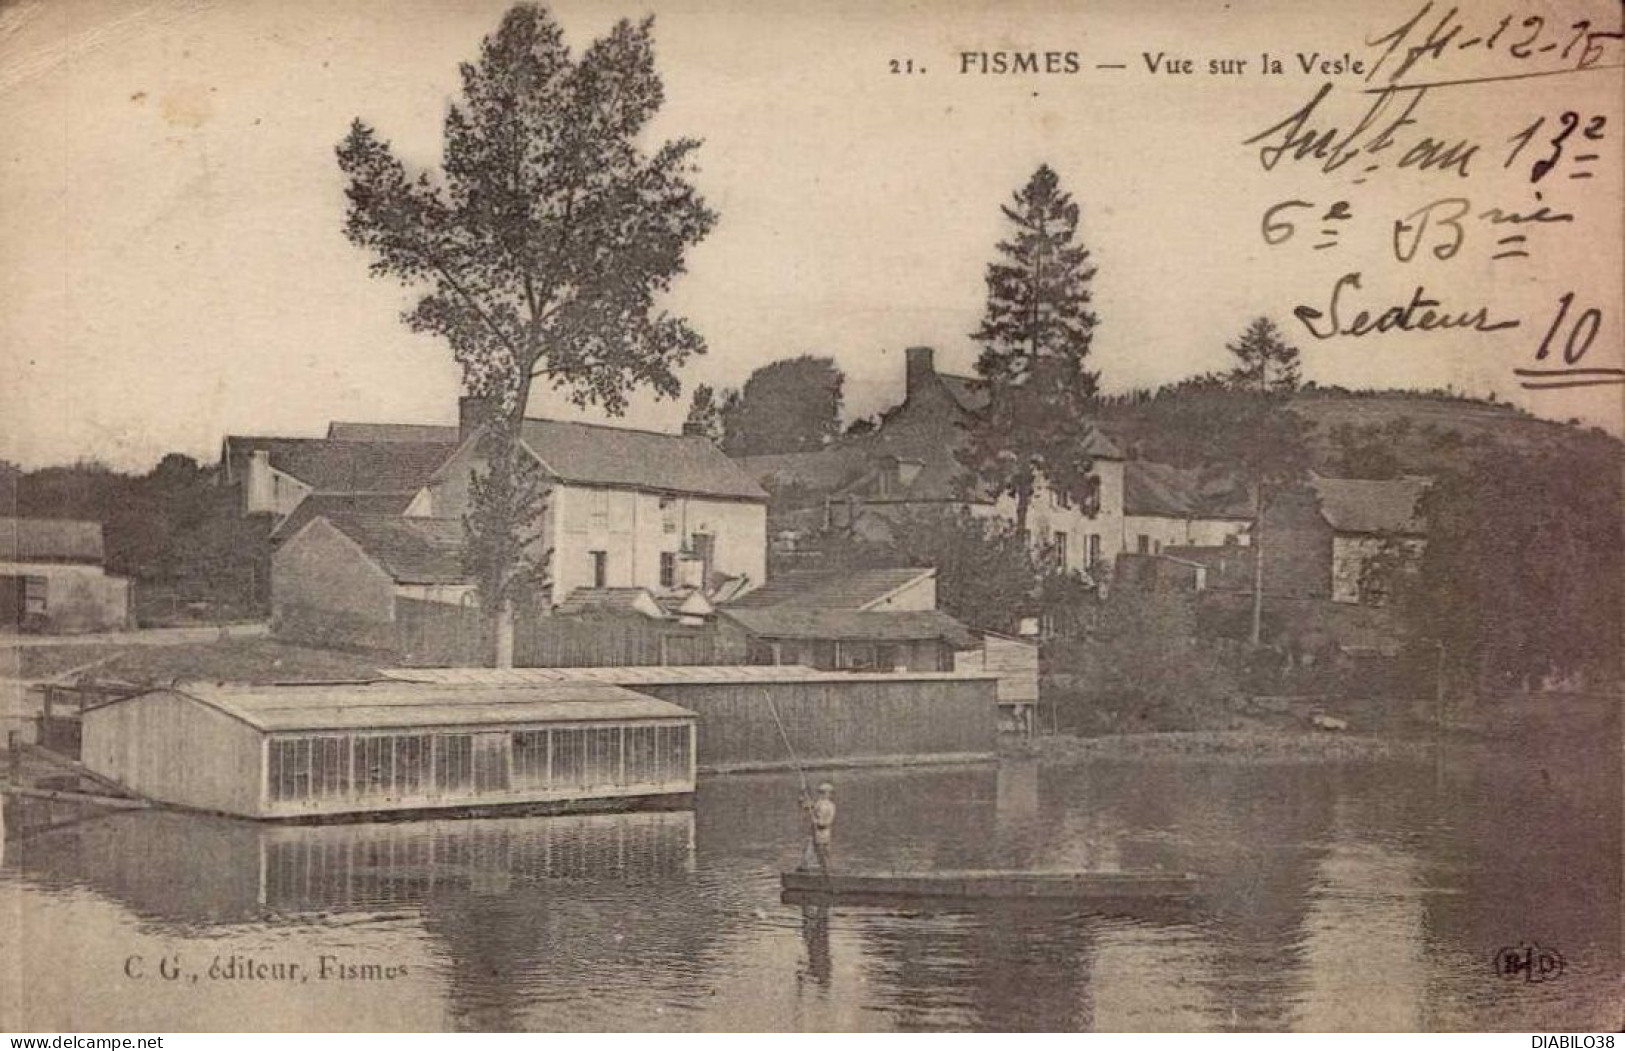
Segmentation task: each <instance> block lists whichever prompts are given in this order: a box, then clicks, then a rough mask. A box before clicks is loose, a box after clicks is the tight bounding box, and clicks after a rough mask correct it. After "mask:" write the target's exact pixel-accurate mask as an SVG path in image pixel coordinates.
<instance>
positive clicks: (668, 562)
mask: <svg viewBox="0 0 1625 1051" xmlns="http://www.w3.org/2000/svg"><path fill="white" fill-rule="evenodd" d="M660 586H661V587H663V588H674V587H676V586H677V552H675V551H662V552H660Z"/></svg>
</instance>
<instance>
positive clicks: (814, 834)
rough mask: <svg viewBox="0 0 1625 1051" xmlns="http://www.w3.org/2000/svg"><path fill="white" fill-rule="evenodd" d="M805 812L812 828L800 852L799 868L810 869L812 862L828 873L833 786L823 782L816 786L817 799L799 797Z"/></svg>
mask: <svg viewBox="0 0 1625 1051" xmlns="http://www.w3.org/2000/svg"><path fill="white" fill-rule="evenodd" d="M801 805H802V806H803V807H805V808H806V810H807V821H808V823H809V824H810V825H811V826H812V828H811V830H810V833H809V835H808V836H807V846H806V848H805V849H803V850H802V852H801V868H802V870H803V871H805V870H808V869H811V868H812V865H813V862H814V861H816V862H817V863H818V867H819V868H821V869H823V871H825V872H828V871H829V848H830V843H831V842H832V841H833V840H834V838H835V786H834V785H832V784H830V783H829V782H828V781H825V782H824V783H823V784H821V785H819V786H818V798H817V799H808V798H807V797H806V796H802V797H801Z"/></svg>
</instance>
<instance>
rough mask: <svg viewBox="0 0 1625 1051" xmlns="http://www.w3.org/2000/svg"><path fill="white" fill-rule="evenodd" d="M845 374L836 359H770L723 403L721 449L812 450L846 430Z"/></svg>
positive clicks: (751, 452) (738, 452)
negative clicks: (843, 425)
mask: <svg viewBox="0 0 1625 1051" xmlns="http://www.w3.org/2000/svg"><path fill="white" fill-rule="evenodd" d="M845 385H846V376H845V375H844V374H843V373H842V372H841V370H840V368H839V367H837V366H836V364H835V360H834V359H833V358H821V357H814V356H813V355H811V354H802V355H801V356H799V357H794V358H785V359H783V360H781V361H774V362H770V363H769V364H766V365H763V366H762V367H761V368H759V369H757V370H756V371H755V372H752V373H751V374H750V378H749V379H747V380H746V381H745V385H744V387H742V388H741V389H740V390H739V391H738V392H737V393H735V392H733V391H729V392H728V393H727V394H726V395H724V396H723V398H722V401H721V409H720V419H721V423H722V431H723V436H722V447H723V448H724V449H725V450H726V451H727V452H728V454H729V455H731V456H759V455H763V454H766V453H793V452H812V451H814V450H817V449H821V448H823V447H824V445H826V444H827V443H829V442H830V441H833V440H834V439H835V438H836V437H838V436H839V435H840V433H841V404H842V399H843V393H842V388H843V387H844V386H845Z"/></svg>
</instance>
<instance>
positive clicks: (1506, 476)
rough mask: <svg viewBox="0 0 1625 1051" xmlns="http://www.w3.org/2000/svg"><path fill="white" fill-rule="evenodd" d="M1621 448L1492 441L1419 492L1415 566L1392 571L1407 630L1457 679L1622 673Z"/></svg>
mask: <svg viewBox="0 0 1625 1051" xmlns="http://www.w3.org/2000/svg"><path fill="white" fill-rule="evenodd" d="M1622 467H1625V460H1622V457H1621V454H1620V450H1619V446H1618V444H1617V443H1616V442H1613V441H1611V440H1604V441H1598V442H1578V441H1577V442H1572V443H1568V444H1567V445H1566V446H1565V447H1564V448H1563V449H1562V450H1561V451H1556V450H1531V449H1520V448H1517V447H1515V446H1513V445H1511V444H1497V445H1495V446H1493V447H1490V448H1487V449H1484V450H1481V451H1480V452H1479V453H1478V454H1476V455H1475V456H1473V457H1472V458H1470V459H1466V460H1465V462H1463V463H1461V464H1460V465H1459V466H1458V467H1457V468H1456V469H1454V470H1449V471H1443V472H1440V473H1439V474H1438V475H1437V476H1436V477H1435V481H1434V484H1433V485H1432V486H1431V487H1429V489H1428V491H1427V492H1426V493H1425V494H1424V496H1423V497H1422V502H1421V511H1422V515H1423V517H1424V518H1425V520H1426V521H1427V523H1428V540H1427V545H1426V547H1425V549H1424V550H1423V552H1422V557H1421V564H1420V570H1419V572H1416V573H1407V574H1403V575H1400V576H1398V577H1397V578H1396V579H1395V580H1394V581H1391V582H1390V583H1392V584H1397V585H1399V586H1398V588H1397V590H1398V592H1399V596H1398V605H1399V608H1400V610H1401V611H1402V613H1403V615H1404V617H1405V620H1406V623H1407V625H1408V627H1409V629H1410V632H1411V634H1412V635H1413V636H1414V637H1417V638H1420V639H1422V640H1424V641H1428V642H1432V643H1433V644H1435V645H1437V646H1438V647H1439V652H1440V657H1441V658H1442V659H1441V664H1442V665H1443V668H1444V670H1445V672H1446V674H1447V675H1448V677H1449V679H1450V680H1451V681H1452V682H1454V683H1455V684H1456V685H1457V686H1458V687H1460V688H1463V689H1466V690H1472V689H1473V688H1475V687H1479V688H1487V689H1497V688H1501V689H1504V688H1508V687H1517V686H1520V685H1538V684H1539V681H1540V679H1542V678H1543V677H1545V676H1560V677H1561V676H1569V675H1580V676H1583V677H1584V679H1585V680H1586V682H1587V684H1588V685H1589V686H1590V687H1591V688H1607V687H1611V686H1617V684H1618V683H1619V682H1620V681H1621V679H1622V678H1625V664H1622V659H1621V652H1622V643H1621V639H1622V638H1625V524H1622V522H1621V519H1620V513H1619V508H1620V501H1621V499H1622V494H1621V482H1620V479H1621V474H1622Z"/></svg>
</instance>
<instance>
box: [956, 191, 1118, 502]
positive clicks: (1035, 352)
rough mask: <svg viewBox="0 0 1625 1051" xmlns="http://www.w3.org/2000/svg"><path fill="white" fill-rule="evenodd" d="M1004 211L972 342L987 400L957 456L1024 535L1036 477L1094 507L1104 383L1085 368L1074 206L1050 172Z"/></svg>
mask: <svg viewBox="0 0 1625 1051" xmlns="http://www.w3.org/2000/svg"><path fill="white" fill-rule="evenodd" d="M1002 210H1003V212H1004V217H1005V219H1007V220H1008V221H1009V224H1010V232H1009V234H1008V236H1007V237H1006V239H1005V240H1002V241H1000V242H999V244H998V257H997V258H996V259H995V260H994V261H993V262H992V263H990V264H988V268H987V293H988V294H987V307H986V310H985V312H984V313H983V315H982V324H981V327H980V328H978V329H977V330H976V332H975V333H973V334H972V337H971V338H973V339H975V340H976V341H977V342H978V343H979V344H980V345H981V347H982V352H981V355H980V356H979V357H978V358H977V361H976V371H977V373H978V374H979V375H980V376H981V377H982V379H983V380H984V381H986V384H987V389H988V393H989V395H990V400H989V404H988V406H987V409H986V410H985V411H984V412H982V413H980V414H978V415H977V416H976V417H975V418H974V419H973V420H972V422H971V423H970V424H969V425H968V428H967V430H968V434H967V439H966V441H965V442H964V443H963V444H962V445H961V447H960V449H959V450H958V456H959V459H960V462H961V463H963V464H964V465H965V467H966V468H967V469H968V470H969V474H970V478H969V482H970V484H971V485H972V486H973V487H974V488H975V489H977V490H978V491H979V492H980V493H981V494H982V495H985V496H992V497H1003V496H1010V497H1013V498H1014V499H1015V502H1016V530H1017V533H1018V534H1020V533H1025V531H1026V528H1027V511H1028V508H1029V507H1030V506H1031V504H1032V498H1033V493H1034V490H1035V489H1036V487H1037V486H1038V484H1039V481H1040V479H1042V480H1043V481H1044V482H1046V483H1047V484H1049V485H1050V486H1052V487H1054V488H1055V489H1057V490H1058V491H1060V492H1062V493H1065V494H1066V495H1067V496H1069V497H1070V498H1072V499H1073V500H1075V501H1077V502H1078V503H1079V504H1087V503H1088V502H1089V501H1090V500H1091V499H1092V483H1091V474H1092V473H1093V468H1094V465H1093V462H1092V460H1091V458H1090V457H1089V455H1088V447H1089V443H1090V438H1091V433H1092V428H1091V426H1090V425H1089V423H1088V422H1087V421H1088V419H1089V417H1090V415H1091V408H1092V401H1093V398H1094V395H1095V389H1096V383H1097V380H1098V378H1099V377H1098V374H1097V373H1094V372H1091V371H1089V369H1088V368H1087V367H1086V362H1087V359H1088V356H1089V344H1090V340H1091V338H1092V336H1093V334H1094V330H1095V325H1096V323H1097V319H1096V317H1095V315H1094V314H1093V313H1092V312H1091V311H1090V310H1089V303H1090V299H1091V295H1090V291H1089V282H1090V281H1091V280H1092V279H1093V278H1094V276H1095V269H1094V267H1093V266H1092V265H1090V262H1089V252H1088V250H1087V249H1085V248H1084V247H1083V246H1082V245H1081V244H1079V243H1078V214H1079V213H1078V206H1077V204H1075V203H1074V202H1073V200H1072V196H1071V195H1070V194H1068V193H1067V192H1066V191H1064V190H1063V189H1061V181H1060V177H1059V176H1057V175H1056V174H1055V171H1054V170H1053V169H1052V168H1050V167H1049V165H1047V164H1046V165H1041V166H1040V167H1039V168H1038V170H1037V171H1036V172H1034V173H1033V175H1032V178H1031V179H1029V180H1028V181H1027V184H1026V185H1025V186H1024V187H1022V188H1021V189H1020V190H1019V191H1017V192H1016V193H1015V195H1014V198H1013V200H1012V202H1011V203H1010V204H1007V205H1004V206H1002Z"/></svg>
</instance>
